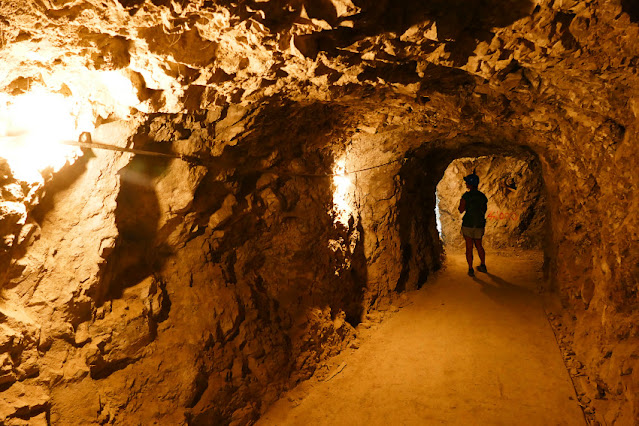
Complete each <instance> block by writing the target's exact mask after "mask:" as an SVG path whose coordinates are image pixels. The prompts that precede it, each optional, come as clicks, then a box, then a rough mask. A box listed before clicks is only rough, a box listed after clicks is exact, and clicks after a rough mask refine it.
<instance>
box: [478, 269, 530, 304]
mask: <svg viewBox="0 0 639 426" xmlns="http://www.w3.org/2000/svg"><path fill="white" fill-rule="evenodd" d="M481 276H486V277H488V280H483V279H481ZM473 281H475V282H476V283H478V284H479V285H481V291H482V292H483V293H484V294H486V295H487V296H488V297H489V298H490V299H492V300H494V301H495V302H497V303H499V304H500V305H510V306H513V302H515V303H517V304H519V303H521V304H528V303H529V302H530V298H531V297H534V293H533V292H532V291H530V290H528V289H526V288H524V287H520V286H518V285H515V284H513V283H511V282H508V281H506V280H505V279H503V278H501V277H499V276H497V275H495V274H491V273H490V272H488V273H485V274H478V275H476V276H474V277H473Z"/></svg>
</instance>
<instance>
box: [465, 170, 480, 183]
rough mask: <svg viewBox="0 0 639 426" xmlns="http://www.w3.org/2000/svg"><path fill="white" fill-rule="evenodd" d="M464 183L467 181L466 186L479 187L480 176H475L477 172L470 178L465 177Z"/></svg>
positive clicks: (470, 175) (469, 176)
mask: <svg viewBox="0 0 639 426" xmlns="http://www.w3.org/2000/svg"><path fill="white" fill-rule="evenodd" d="M464 181H466V185H468V186H478V185H479V176H477V175H476V174H475V171H474V170H473V172H472V173H471V174H469V175H468V176H465V177H464Z"/></svg>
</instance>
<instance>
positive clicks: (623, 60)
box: [0, 0, 639, 121]
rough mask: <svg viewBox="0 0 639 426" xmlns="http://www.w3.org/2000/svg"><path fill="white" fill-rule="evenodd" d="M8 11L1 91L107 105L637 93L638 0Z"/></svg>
mask: <svg viewBox="0 0 639 426" xmlns="http://www.w3.org/2000/svg"><path fill="white" fill-rule="evenodd" d="M0 17H2V19H1V20H0V25H1V26H0V46H1V47H2V50H1V51H0V60H1V63H2V65H1V66H0V81H1V82H2V84H1V87H2V90H3V91H6V92H8V93H13V94H15V93H20V92H21V91H24V90H27V89H28V88H29V87H31V86H33V85H44V86H46V87H47V88H49V89H51V90H61V91H63V92H64V93H66V94H72V95H74V96H79V97H84V98H88V99H91V100H92V101H93V104H94V106H95V107H96V112H98V113H99V114H102V115H108V114H109V113H111V112H113V108H114V105H113V104H114V103H116V104H117V103H118V102H125V103H126V102H128V103H129V105H128V106H130V107H135V108H137V109H139V110H141V111H143V112H178V111H182V110H184V109H188V110H194V109H199V108H206V107H208V106H210V105H215V104H217V105H224V104H228V103H233V104H237V103H255V102H261V101H263V100H264V99H265V98H269V97H272V96H284V97H288V98H292V99H296V100H307V101H308V100H321V101H330V100H336V99H340V98H343V97H345V96H348V95H349V94H353V93H354V92H358V93H364V92H362V91H363V90H366V89H368V90H372V89H375V90H380V89H389V90H391V91H393V92H395V93H400V94H402V95H405V96H407V97H412V98H416V99H419V98H420V97H426V96H428V94H429V93H430V92H431V91H432V90H433V87H434V86H435V87H437V89H438V90H442V88H443V87H449V88H450V89H452V90H457V88H458V87H459V86H461V85H464V84H466V85H468V84H476V85H485V84H488V85H489V86H490V89H491V90H495V91H497V92H499V93H501V94H503V95H505V96H506V97H508V98H509V99H510V98H517V97H519V96H525V97H528V98H533V100H534V102H536V103H541V102H544V103H547V104H549V105H551V106H553V107H556V108H559V109H560V110H563V111H565V112H566V113H567V114H570V111H571V109H578V110H580V111H583V112H587V111H589V110H596V111H597V112H598V113H602V114H606V115H609V116H611V117H615V118H617V119H619V120H618V121H623V120H622V118H621V117H616V114H615V109H616V108H614V106H613V104H614V103H612V102H611V101H610V99H616V98H618V97H620V96H623V97H624V98H628V97H629V96H628V95H629V93H628V88H631V87H636V80H637V65H639V64H638V63H637V61H638V60H639V59H638V57H639V56H638V55H639V53H638V49H639V46H638V44H637V43H636V40H637V36H638V30H637V25H636V24H635V23H636V21H637V20H638V19H639V17H638V12H637V8H636V6H633V3H632V2H630V1H624V2H621V3H619V2H617V1H574V0H551V1H530V0H508V1H498V0H472V1H461V0H450V1H443V0H438V1H430V2H415V1H408V0H398V1H393V2H390V1H363V0H360V1H357V0H354V1H351V0H318V1H302V0H299V1H290V2H284V1H237V2H228V1H204V0H202V1H186V0H183V1H168V0H156V1H140V0H121V1H115V0H113V1H81V0H73V1H65V0H56V1H48V0H43V1H26V2H25V1H20V0H9V1H3V2H2V5H1V6H0ZM633 21H634V22H633ZM96 71H102V72H112V71H118V72H119V73H121V74H122V75H124V76H126V77H127V78H128V79H129V80H131V82H132V84H133V86H134V87H135V89H137V90H136V94H137V100H135V101H134V100H132V99H131V98H130V96H129V94H128V93H118V92H117V89H118V88H121V86H120V87H114V86H109V84H108V83H105V85H106V87H105V88H104V91H106V92H111V93H110V95H111V97H113V98H115V99H109V96H108V93H101V91H100V90H98V87H97V86H96V75H99V73H98V74H96V73H95V72H96ZM97 80H98V81H100V79H99V78H97ZM487 90H488V89H484V91H487ZM113 92H115V93H113ZM595 95H596V96H595ZM634 108H635V109H636V108H637V107H636V106H635V107H634Z"/></svg>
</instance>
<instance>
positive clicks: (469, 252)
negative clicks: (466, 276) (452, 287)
mask: <svg viewBox="0 0 639 426" xmlns="http://www.w3.org/2000/svg"><path fill="white" fill-rule="evenodd" d="M464 239H465V240H466V261H467V262H468V269H471V268H472V267H473V239H472V238H469V237H466V236H464Z"/></svg>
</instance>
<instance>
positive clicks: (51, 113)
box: [0, 90, 93, 182]
mask: <svg viewBox="0 0 639 426" xmlns="http://www.w3.org/2000/svg"><path fill="white" fill-rule="evenodd" d="M92 119H93V117H92V116H90V115H88V114H86V113H82V108H81V107H80V105H78V103H77V102H75V101H74V100H73V99H72V98H69V97H64V96H63V95H61V94H58V93H46V92H45V91H44V90H34V91H32V92H29V93H25V94H22V95H18V96H7V95H0V157H2V158H4V159H6V160H7V162H8V163H9V166H10V167H11V169H12V171H13V174H14V177H16V178H17V179H19V180H23V181H26V182H39V181H41V180H42V175H41V174H40V172H42V171H44V170H45V169H51V170H52V171H53V172H56V171H58V170H59V169H60V168H62V166H64V165H65V164H66V163H67V162H72V161H74V160H75V158H77V157H78V155H80V153H81V151H80V150H79V149H78V148H75V147H70V146H66V145H62V144H61V143H60V142H61V141H64V140H76V139H77V137H78V134H79V133H80V132H82V131H91V130H93V128H92Z"/></svg>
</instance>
